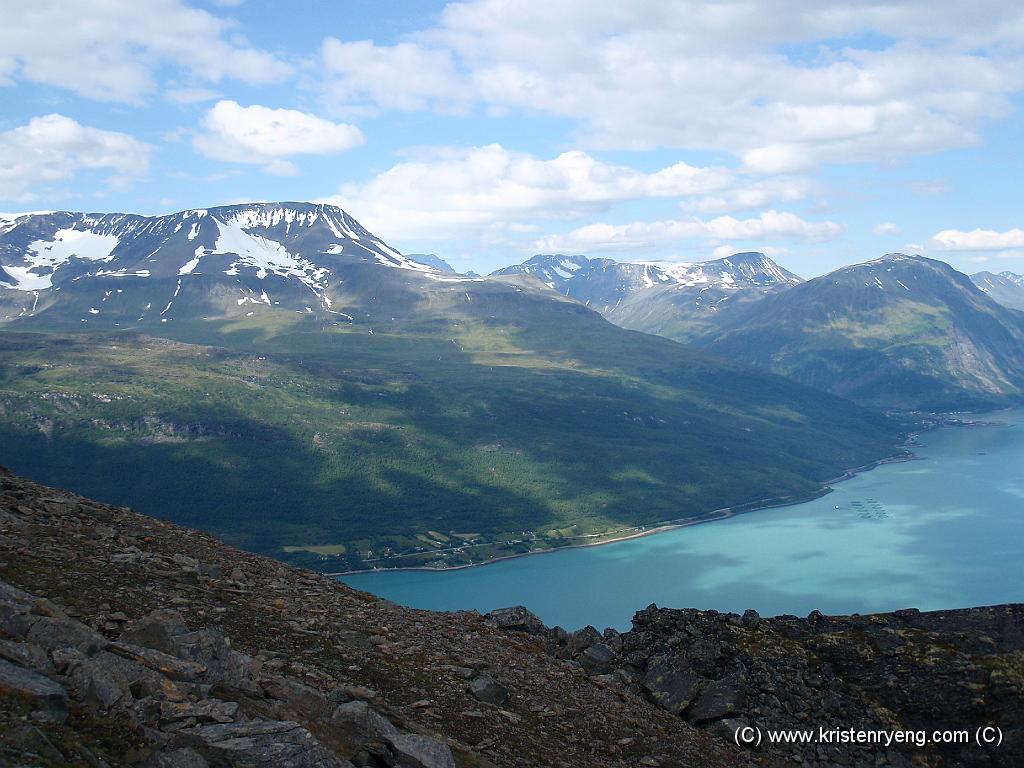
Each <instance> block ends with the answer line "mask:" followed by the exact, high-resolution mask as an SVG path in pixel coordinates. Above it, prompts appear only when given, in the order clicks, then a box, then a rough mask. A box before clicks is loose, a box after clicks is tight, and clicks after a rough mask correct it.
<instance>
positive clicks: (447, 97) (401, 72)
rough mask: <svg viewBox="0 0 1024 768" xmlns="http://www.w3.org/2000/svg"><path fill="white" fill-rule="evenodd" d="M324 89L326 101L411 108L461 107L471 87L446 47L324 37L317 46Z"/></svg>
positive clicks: (452, 109) (341, 103)
mask: <svg viewBox="0 0 1024 768" xmlns="http://www.w3.org/2000/svg"><path fill="white" fill-rule="evenodd" d="M320 58H321V62H322V65H323V75H324V89H325V92H326V94H327V97H328V99H329V101H330V102H332V103H333V104H335V105H336V106H337V105H347V106H348V107H350V108H351V107H355V106H360V105H365V104H370V105H375V106H377V107H380V108H383V109H403V110H414V109H424V108H426V107H428V106H433V107H434V108H436V109H438V110H440V111H443V112H452V111H460V110H462V109H464V108H465V107H466V106H467V105H468V104H469V103H470V101H471V98H472V93H471V92H470V90H469V89H468V87H467V86H468V83H466V82H465V81H464V80H463V79H462V77H461V75H460V74H459V73H458V72H457V71H456V69H455V59H454V56H453V55H452V53H451V51H448V50H439V49H430V48H424V47H421V46H419V45H414V44H412V43H399V44H397V45H392V46H376V45H374V44H373V42H372V41H370V40H359V41H356V42H351V43H344V42H342V41H340V40H338V39H337V38H333V37H328V38H327V39H326V40H324V43H323V46H322V47H321V50H320Z"/></svg>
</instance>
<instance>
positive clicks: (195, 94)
mask: <svg viewBox="0 0 1024 768" xmlns="http://www.w3.org/2000/svg"><path fill="white" fill-rule="evenodd" d="M217 96H219V94H218V93H217V91H215V90H213V89H212V88H187V87H176V88H168V89H167V90H166V91H164V98H166V99H167V100H168V101H170V102H173V103H174V104H198V103H199V102H202V101H213V100H214V99H216V98H217Z"/></svg>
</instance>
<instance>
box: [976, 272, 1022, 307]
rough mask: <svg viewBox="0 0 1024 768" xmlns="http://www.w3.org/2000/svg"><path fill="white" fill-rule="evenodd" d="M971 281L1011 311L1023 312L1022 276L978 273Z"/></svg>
mask: <svg viewBox="0 0 1024 768" xmlns="http://www.w3.org/2000/svg"><path fill="white" fill-rule="evenodd" d="M971 280H972V281H973V282H974V284H975V285H976V286H978V287H979V288H980V289H981V290H983V291H984V292H985V293H987V294H988V295H989V296H991V297H992V298H993V299H995V300H996V301H997V302H999V303H1000V304H1002V305H1003V306H1004V307H1010V308H1011V309H1020V310H1024V275H1018V274H1016V273H1014V272H1000V273H999V274H998V275H996V274H993V273H991V272H978V273H977V274H975V275H971Z"/></svg>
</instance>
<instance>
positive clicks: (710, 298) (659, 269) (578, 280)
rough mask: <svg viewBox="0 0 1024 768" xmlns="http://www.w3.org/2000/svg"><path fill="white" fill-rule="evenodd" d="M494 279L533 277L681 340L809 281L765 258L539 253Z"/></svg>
mask: <svg viewBox="0 0 1024 768" xmlns="http://www.w3.org/2000/svg"><path fill="white" fill-rule="evenodd" d="M492 274H494V275H512V274H525V275H531V276H533V277H536V278H537V279H538V280H540V281H541V282H543V283H544V284H546V285H548V286H550V287H551V288H553V289H554V290H556V291H558V292H559V293H561V294H564V295H565V296H569V297H570V298H574V299H576V300H577V301H579V302H581V303H583V304H585V305H586V306H588V307H590V308H591V309H594V310H596V311H598V312H600V313H601V314H602V315H604V316H605V317H606V318H608V319H609V320H611V321H612V322H613V323H615V324H616V325H620V326H622V327H623V328H629V329H631V330H636V331H643V332H644V333H653V334H657V335H659V336H666V337H668V338H671V339H675V340H676V341H692V340H695V339H698V338H700V337H702V336H706V335H708V334H710V333H713V332H714V329H715V328H717V326H718V322H719V317H720V316H724V315H726V314H729V313H730V312H731V311H732V310H733V309H734V308H736V307H739V306H742V305H744V304H746V303H748V302H750V301H754V300H757V299H760V298H762V297H764V296H767V295H769V294H772V293H775V292H777V291H781V290H785V289H786V288H789V287H791V286H794V285H797V284H799V283H800V282H802V281H801V279H800V278H799V277H797V276H796V275H794V274H793V273H792V272H789V271H788V270H786V269H783V268H782V267H780V266H779V265H778V264H776V263H775V262H774V261H772V260H771V259H769V258H768V257H767V256H765V255H764V254H763V253H736V254H733V255H732V256H728V257H726V258H722V259H715V260H713V261H705V262H697V263H677V264H657V263H628V262H616V261H613V260H612V259H588V258H587V257H585V256H562V255H539V256H534V257H533V258H532V259H529V260H528V261H526V262H523V263H522V264H517V265H514V266H511V267H505V268H504V269H499V270H497V271H496V272H493V273H492Z"/></svg>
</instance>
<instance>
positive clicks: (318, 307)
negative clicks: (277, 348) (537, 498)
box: [0, 203, 468, 325]
mask: <svg viewBox="0 0 1024 768" xmlns="http://www.w3.org/2000/svg"><path fill="white" fill-rule="evenodd" d="M463 279H468V278H462V277H461V276H458V275H454V274H452V273H451V272H442V271H441V270H439V269H437V268H435V267H433V266H431V265H428V264H424V263H421V262H418V261H416V260H414V259H412V258H409V257H407V256H403V255H402V254H401V253H399V252H398V251H397V250H395V249H394V248H391V247H390V246H388V245H387V244H386V243H385V242H383V241H382V240H381V239H380V238H378V237H376V236H374V235H373V234H371V233H370V232H368V231H367V230H366V229H364V228H363V227H362V226H361V225H360V224H359V222H357V221H356V220H355V219H353V218H352V217H351V216H349V215H348V214H347V213H346V212H345V211H343V210H342V209H341V208H338V207H336V206H331V205H319V204H313V203H253V204H245V205H231V206H222V207H217V208H209V209H196V210H188V211H182V212H181V213H176V214H171V215H167V216H138V215H134V214H125V213H108V214H86V213H68V212H39V213H30V214H5V215H3V218H2V219H0V320H10V319H13V318H17V317H19V316H20V317H24V316H26V315H35V314H43V313H48V314H49V316H51V317H53V316H55V315H64V316H65V318H64V319H66V320H67V319H77V320H78V321H79V322H91V323H93V324H95V323H96V322H102V321H103V320H110V321H111V322H112V323H113V324H115V325H122V324H124V323H126V322H131V323H136V324H137V323H147V322H157V321H158V322H170V321H172V320H174V319H175V318H176V317H182V316H184V315H189V316H191V315H194V314H195V312H196V311H201V312H206V313H212V312H216V313H219V314H223V313H224V312H226V311H228V310H230V309H231V308H232V307H233V308H235V310H234V311H235V312H236V313H237V312H241V311H242V310H246V312H243V314H246V313H248V312H251V310H252V305H260V304H262V305H272V306H279V307H283V308H287V309H292V310H295V311H298V312H306V313H314V312H322V313H328V314H331V315H334V316H336V317H338V318H342V319H348V320H351V319H352V318H353V316H354V312H360V311H362V312H366V311H369V310H370V309H372V306H366V305H372V303H373V302H374V301H376V294H377V293H381V294H387V293H391V294H394V293H395V292H402V291H403V288H404V289H405V290H406V292H416V287H417V286H418V285H421V284H423V283H440V282H445V283H450V282H453V281H454V282H458V281H460V280H463ZM367 293H368V294H369V295H367ZM399 303H400V302H399ZM197 304H198V306H196V305H197ZM346 306H348V307H350V309H351V310H352V311H349V310H346ZM186 307H187V308H188V311H187V312H184V313H183V312H181V311H180V310H183V309H185V308H186Z"/></svg>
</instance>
